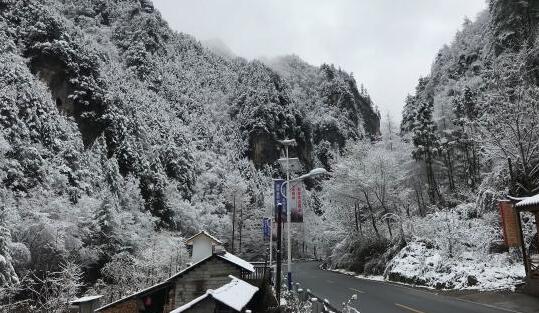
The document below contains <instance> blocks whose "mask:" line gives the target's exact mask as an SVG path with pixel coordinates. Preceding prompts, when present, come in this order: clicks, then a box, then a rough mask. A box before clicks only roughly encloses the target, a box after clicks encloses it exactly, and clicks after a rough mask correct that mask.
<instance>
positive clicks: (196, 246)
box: [191, 236, 213, 263]
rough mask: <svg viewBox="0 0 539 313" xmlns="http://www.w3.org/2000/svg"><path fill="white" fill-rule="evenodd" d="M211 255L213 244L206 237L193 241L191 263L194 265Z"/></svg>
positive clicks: (199, 237)
mask: <svg viewBox="0 0 539 313" xmlns="http://www.w3.org/2000/svg"><path fill="white" fill-rule="evenodd" d="M212 254H213V242H212V241H211V240H210V239H209V238H208V237H206V236H198V237H197V238H195V239H194V241H193V256H192V257H191V262H193V263H196V262H198V261H201V260H204V259H205V258H207V257H209V256H210V255H212Z"/></svg>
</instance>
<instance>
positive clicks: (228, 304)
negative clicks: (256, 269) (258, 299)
mask: <svg viewBox="0 0 539 313" xmlns="http://www.w3.org/2000/svg"><path fill="white" fill-rule="evenodd" d="M229 278H230V279H232V280H231V281H230V282H229V283H227V284H225V285H223V286H221V287H219V288H217V289H215V290H213V289H208V290H207V291H206V292H205V293H204V294H203V295H201V296H199V297H197V298H195V299H193V300H192V301H190V302H188V303H186V304H184V305H182V306H181V307H179V308H177V309H175V310H173V311H171V312H170V313H182V312H188V313H197V312H200V313H202V312H222V313H232V312H244V309H246V308H247V307H248V305H249V303H250V302H251V300H252V299H253V296H254V295H255V293H256V292H257V291H258V287H255V286H253V285H251V284H249V283H247V282H244V281H243V280H241V279H238V278H236V277H234V276H232V275H230V276H229Z"/></svg>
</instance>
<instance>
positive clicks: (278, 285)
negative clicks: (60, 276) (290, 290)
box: [275, 203, 283, 305]
mask: <svg viewBox="0 0 539 313" xmlns="http://www.w3.org/2000/svg"><path fill="white" fill-rule="evenodd" d="M282 211H283V205H282V204H281V203H278V204H277V270H276V273H275V290H276V293H277V303H278V304H279V305H281V263H282V257H281V241H282V240H281V231H282V230H281V223H282Z"/></svg>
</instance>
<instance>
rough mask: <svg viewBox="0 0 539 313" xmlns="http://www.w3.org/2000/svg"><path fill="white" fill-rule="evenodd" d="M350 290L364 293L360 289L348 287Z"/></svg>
mask: <svg viewBox="0 0 539 313" xmlns="http://www.w3.org/2000/svg"><path fill="white" fill-rule="evenodd" d="M350 290H352V291H355V292H359V293H365V291H361V290H359V289H356V288H350Z"/></svg>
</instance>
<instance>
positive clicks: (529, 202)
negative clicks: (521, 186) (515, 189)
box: [515, 194, 539, 208]
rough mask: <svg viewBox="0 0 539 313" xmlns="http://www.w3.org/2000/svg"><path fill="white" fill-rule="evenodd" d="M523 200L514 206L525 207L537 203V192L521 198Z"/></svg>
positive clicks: (538, 196) (538, 199)
mask: <svg viewBox="0 0 539 313" xmlns="http://www.w3.org/2000/svg"><path fill="white" fill-rule="evenodd" d="M522 199H523V200H521V201H519V202H518V203H517V204H516V205H515V206H516V207H518V208H520V207H527V206H532V205H539V194H537V195H535V196H531V197H526V198H522Z"/></svg>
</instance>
